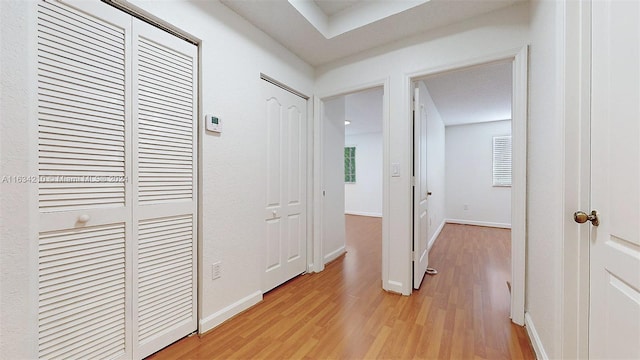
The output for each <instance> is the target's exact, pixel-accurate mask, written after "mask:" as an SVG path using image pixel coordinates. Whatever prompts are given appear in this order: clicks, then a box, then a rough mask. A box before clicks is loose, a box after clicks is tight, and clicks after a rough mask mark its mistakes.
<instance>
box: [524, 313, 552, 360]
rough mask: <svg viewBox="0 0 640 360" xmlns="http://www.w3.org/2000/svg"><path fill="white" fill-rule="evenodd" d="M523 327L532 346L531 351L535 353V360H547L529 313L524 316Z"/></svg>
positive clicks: (547, 357)
mask: <svg viewBox="0 0 640 360" xmlns="http://www.w3.org/2000/svg"><path fill="white" fill-rule="evenodd" d="M524 326H525V328H526V329H527V335H529V340H531V345H532V346H533V351H535V353H536V358H537V359H538V360H547V359H549V356H547V352H546V351H544V346H543V345H542V341H541V340H540V336H539V335H538V331H537V330H536V327H535V326H534V325H533V319H531V315H529V313H525V314H524Z"/></svg>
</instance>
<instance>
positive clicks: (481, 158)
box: [446, 120, 511, 227]
mask: <svg viewBox="0 0 640 360" xmlns="http://www.w3.org/2000/svg"><path fill="white" fill-rule="evenodd" d="M502 135H511V120H506V121H492V122H485V123H476V124H468V125H456V126H447V128H446V179H447V196H446V197H447V199H446V204H447V205H446V209H447V210H446V214H447V219H450V220H453V221H459V222H463V223H464V222H466V223H471V224H477V225H487V226H499V227H510V226H511V187H495V186H493V137H494V136H502ZM465 206H466V207H467V208H466V209H465Z"/></svg>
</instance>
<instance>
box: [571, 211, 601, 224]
mask: <svg viewBox="0 0 640 360" xmlns="http://www.w3.org/2000/svg"><path fill="white" fill-rule="evenodd" d="M573 220H574V221H575V222H577V223H578V224H584V223H586V222H587V221H591V225H593V226H598V225H600V219H599V218H598V212H597V211H596V210H591V214H587V213H585V212H584V211H576V212H575V213H573Z"/></svg>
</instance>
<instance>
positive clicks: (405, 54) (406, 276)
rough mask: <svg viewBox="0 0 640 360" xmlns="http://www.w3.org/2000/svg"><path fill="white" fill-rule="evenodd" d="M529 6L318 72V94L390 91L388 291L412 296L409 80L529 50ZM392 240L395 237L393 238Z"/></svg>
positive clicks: (386, 234) (385, 266)
mask: <svg viewBox="0 0 640 360" xmlns="http://www.w3.org/2000/svg"><path fill="white" fill-rule="evenodd" d="M528 10H529V4H528V3H524V4H519V5H515V6H512V7H509V8H506V9H504V10H500V11H496V12H493V13H489V14H486V15H483V16H479V17H476V18H474V19H470V20H467V21H464V22H460V23H457V24H454V25H451V26H446V27H442V28H439V29H437V30H434V31H432V32H429V33H427V34H423V35H418V36H415V37H411V38H408V39H406V40H404V41H398V42H395V43H393V44H390V45H388V46H385V47H382V48H378V49H374V50H371V51H367V52H364V53H362V54H359V55H356V56H354V57H350V58H347V59H344V60H339V61H337V62H335V63H332V64H328V65H326V66H322V67H320V68H318V69H317V71H316V74H317V78H316V88H315V89H316V93H318V94H339V93H341V92H344V91H345V90H348V89H353V88H358V87H360V86H363V85H365V84H370V83H372V82H375V81H380V80H381V79H388V81H389V88H388V89H387V90H388V92H389V93H388V94H387V95H386V96H388V97H389V108H388V111H389V114H388V115H389V119H390V120H389V121H390V123H389V128H390V134H389V144H390V148H389V151H390V153H389V156H390V158H389V160H390V162H389V163H390V164H394V163H397V164H399V166H400V175H401V176H400V177H392V178H390V179H388V182H389V189H388V191H389V211H390V212H389V214H390V216H389V219H388V221H389V225H388V228H384V229H383V236H384V237H385V238H386V239H387V240H388V241H389V244H388V245H387V247H386V252H387V255H388V256H385V259H386V260H385V263H384V264H383V269H385V271H386V273H384V274H383V279H386V281H385V282H384V283H383V287H384V288H385V289H388V290H392V291H397V292H401V293H404V294H409V293H410V292H411V260H410V256H411V255H410V254H411V232H412V227H411V207H412V200H411V192H410V191H409V189H410V174H411V171H410V162H411V152H410V151H411V129H410V124H411V123H410V121H409V119H410V112H409V105H410V84H409V80H408V78H407V74H411V73H415V72H418V71H428V70H435V69H440V68H441V67H443V66H451V64H456V63H460V62H465V61H470V60H473V59H477V58H479V57H485V56H492V55H494V54H497V53H503V52H505V51H510V50H513V49H518V48H521V47H523V46H524V45H525V44H527V43H528V42H529V11H528ZM391 234H392V235H391Z"/></svg>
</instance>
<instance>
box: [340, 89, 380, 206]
mask: <svg viewBox="0 0 640 360" xmlns="http://www.w3.org/2000/svg"><path fill="white" fill-rule="evenodd" d="M380 100H382V99H380ZM379 116H380V118H381V117H382V114H380V115H379ZM380 121H382V119H380ZM382 145H383V143H382V133H381V132H378V133H369V134H359V135H351V136H347V137H346V138H345V146H355V147H356V183H355V184H344V190H345V197H344V199H345V202H344V211H345V213H347V214H354V215H365V216H382Z"/></svg>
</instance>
